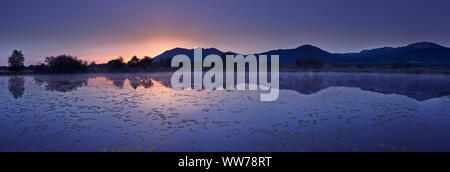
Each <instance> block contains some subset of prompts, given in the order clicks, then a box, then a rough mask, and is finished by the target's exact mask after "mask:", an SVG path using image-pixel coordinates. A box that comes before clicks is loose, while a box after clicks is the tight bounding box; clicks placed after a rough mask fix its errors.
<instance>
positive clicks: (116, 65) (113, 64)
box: [107, 57, 124, 69]
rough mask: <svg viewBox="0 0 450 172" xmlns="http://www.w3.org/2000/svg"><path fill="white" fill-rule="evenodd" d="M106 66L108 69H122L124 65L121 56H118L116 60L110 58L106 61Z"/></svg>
mask: <svg viewBox="0 0 450 172" xmlns="http://www.w3.org/2000/svg"><path fill="white" fill-rule="evenodd" d="M107 67H108V68H109V69H122V68H123V67H124V60H123V57H119V58H118V59H116V60H111V61H109V62H108V64H107Z"/></svg>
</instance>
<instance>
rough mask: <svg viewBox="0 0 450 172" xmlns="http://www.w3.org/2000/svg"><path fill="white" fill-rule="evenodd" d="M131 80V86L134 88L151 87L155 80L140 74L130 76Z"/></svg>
mask: <svg viewBox="0 0 450 172" xmlns="http://www.w3.org/2000/svg"><path fill="white" fill-rule="evenodd" d="M128 80H129V81H130V85H131V87H133V88H134V89H137V88H138V87H140V86H142V87H144V88H150V87H152V86H153V82H152V80H151V78H141V77H139V76H136V77H132V78H128Z"/></svg>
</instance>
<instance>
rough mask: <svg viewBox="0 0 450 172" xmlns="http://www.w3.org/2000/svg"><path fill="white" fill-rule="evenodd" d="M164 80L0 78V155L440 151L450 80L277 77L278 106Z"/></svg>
mask: <svg viewBox="0 0 450 172" xmlns="http://www.w3.org/2000/svg"><path fill="white" fill-rule="evenodd" d="M169 78H170V74H168V73H152V74H127V75H123V74H120V75H118V74H117V75H116V74H96V75H56V76H51V75H42V76H40V75H30V76H0V109H1V111H0V151H450V133H449V132H450V96H449V95H450V76H447V75H391V74H333V73H316V74H310V73H297V74H296V73H282V74H281V80H280V83H281V88H282V90H281V92H280V98H279V100H278V101H276V102H260V101H259V95H260V92H257V91H256V92H255V91H177V90H173V89H171V87H170V82H169Z"/></svg>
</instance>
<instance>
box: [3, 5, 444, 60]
mask: <svg viewBox="0 0 450 172" xmlns="http://www.w3.org/2000/svg"><path fill="white" fill-rule="evenodd" d="M449 17H450V1H448V0H223V1H219V0H0V65H6V62H7V57H8V56H9V55H10V54H11V52H12V50H13V49H21V50H23V52H24V54H25V56H26V58H27V61H26V64H36V63H38V62H42V61H43V59H44V57H45V56H49V55H58V54H71V55H75V56H78V57H83V58H84V59H86V60H88V61H92V60H96V61H98V62H104V61H106V60H109V59H112V58H116V57H118V56H124V57H125V58H129V57H130V56H132V55H138V56H144V55H148V56H155V55H158V54H160V53H162V52H163V51H164V50H167V49H171V48H175V47H183V48H193V47H196V46H201V47H216V48H218V49H220V50H223V51H228V50H231V51H235V52H238V53H245V54H248V53H257V52H262V51H266V50H271V49H279V48H295V47H298V46H300V45H302V44H312V45H315V46H318V47H320V48H323V49H325V50H327V51H330V52H356V51H360V50H362V49H367V48H375V47H380V46H402V45H405V44H409V43H413V42H417V41H431V42H436V43H439V44H442V45H444V46H449V45H450V34H449V33H450V22H449Z"/></svg>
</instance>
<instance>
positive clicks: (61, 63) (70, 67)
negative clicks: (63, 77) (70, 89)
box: [45, 55, 87, 73]
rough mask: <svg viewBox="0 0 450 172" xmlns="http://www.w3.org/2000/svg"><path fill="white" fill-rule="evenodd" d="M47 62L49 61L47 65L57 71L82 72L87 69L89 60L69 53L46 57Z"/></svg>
mask: <svg viewBox="0 0 450 172" xmlns="http://www.w3.org/2000/svg"><path fill="white" fill-rule="evenodd" d="M45 63H47V66H48V67H50V68H51V69H52V70H53V71H54V72H57V73H73V72H81V71H85V70H86V69H87V62H85V61H82V60H79V59H78V58H76V57H72V56H69V55H59V56H57V57H53V56H50V57H46V58H45Z"/></svg>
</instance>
